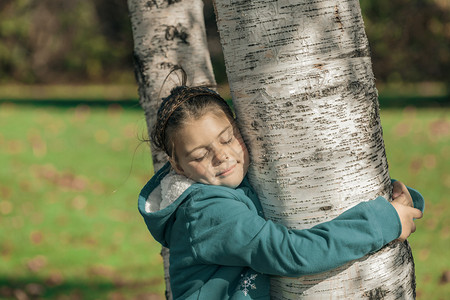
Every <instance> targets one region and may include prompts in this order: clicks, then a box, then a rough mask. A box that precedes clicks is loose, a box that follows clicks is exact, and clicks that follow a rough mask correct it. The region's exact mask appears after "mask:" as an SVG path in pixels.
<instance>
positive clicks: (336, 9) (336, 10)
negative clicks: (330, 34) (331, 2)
mask: <svg viewBox="0 0 450 300" xmlns="http://www.w3.org/2000/svg"><path fill="white" fill-rule="evenodd" d="M334 21H335V22H336V23H337V24H338V26H339V29H340V30H341V31H342V32H344V24H343V23H342V20H341V16H340V15H339V7H338V6H337V5H336V6H335V7H334Z"/></svg>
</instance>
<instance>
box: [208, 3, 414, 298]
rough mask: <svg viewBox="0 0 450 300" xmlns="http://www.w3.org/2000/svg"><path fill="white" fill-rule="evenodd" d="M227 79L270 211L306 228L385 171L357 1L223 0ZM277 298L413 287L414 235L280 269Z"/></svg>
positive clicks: (382, 191)
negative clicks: (314, 267) (301, 270)
mask: <svg viewBox="0 0 450 300" xmlns="http://www.w3.org/2000/svg"><path fill="white" fill-rule="evenodd" d="M215 5H216V12H217V22H218V27H219V33H220V36H221V42H222V47H223V52H224V56H225V62H226V67H227V75H228V81H229V83H230V89H231V93H232V96H233V102H234V106H235V109H236V113H237V116H238V119H239V124H240V128H241V131H242V133H243V136H244V139H245V140H246V143H247V144H248V146H249V149H250V154H251V161H252V164H251V167H250V170H249V177H250V180H251V182H252V185H253V186H254V187H255V190H256V191H258V195H259V197H260V199H261V202H262V204H263V207H264V210H265V214H266V217H268V218H270V219H272V220H274V221H276V222H281V223H283V224H285V225H286V226H288V227H290V228H300V229H302V228H309V227H312V226H313V225H315V224H317V223H320V222H323V221H327V220H330V219H332V218H333V217H336V216H338V215H339V214H341V213H342V212H343V211H344V210H346V209H348V208H350V207H352V206H354V205H356V204H357V203H359V202H361V201H365V200H369V199H374V198H376V197H377V196H378V195H383V196H385V197H386V198H389V195H390V178H389V172H388V166H387V161H386V155H385V151H384V143H383V139H382V129H381V125H380V119H379V114H378V110H379V107H378V100H377V91H376V88H375V80H374V76H373V73H372V67H371V60H370V51H369V45H368V41H367V38H366V35H365V31H364V24H363V21H362V18H361V12H360V7H359V3H358V1H356V0H350V1H329V0H322V1H317V0H316V1H298V0H279V1H276V0H253V1H248V0H237V1H235V0H231V1H230V0H216V3H215ZM272 291H273V294H272V296H273V299H298V298H301V299H321V298H333V299H339V298H341V299H364V298H366V299H367V298H369V299H380V298H383V299H409V298H414V294H415V279H414V263H413V260H412V255H411V251H410V248H409V246H408V245H407V243H405V244H403V243H398V242H394V243H392V244H391V245H389V246H388V247H385V248H383V249H382V250H381V251H379V252H378V253H376V254H374V255H370V256H366V257H364V258H362V259H360V260H358V261H355V262H351V263H349V264H347V265H345V266H343V267H341V268H338V269H336V270H332V271H330V272H326V273H323V274H319V275H315V276H307V277H301V278H297V279H292V278H274V279H273V280H272Z"/></svg>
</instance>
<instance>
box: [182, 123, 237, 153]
mask: <svg viewBox="0 0 450 300" xmlns="http://www.w3.org/2000/svg"><path fill="white" fill-rule="evenodd" d="M232 127H233V124H231V125H229V126H227V127H225V129H224V130H222V131H221V132H220V133H219V134H218V135H217V138H218V137H220V136H221V135H222V134H224V133H225V132H226V131H227V130H229V129H230V128H232ZM207 146H209V145H207ZM207 146H204V145H201V146H198V147H195V148H194V149H192V150H191V151H189V152H188V153H186V156H189V155H191V154H192V152H194V151H195V150H197V149H200V148H206V147H207Z"/></svg>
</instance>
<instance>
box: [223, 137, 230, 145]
mask: <svg viewBox="0 0 450 300" xmlns="http://www.w3.org/2000/svg"><path fill="white" fill-rule="evenodd" d="M232 141H233V137H231V138H229V139H228V140H226V141H224V142H222V144H225V145H226V144H231V142H232Z"/></svg>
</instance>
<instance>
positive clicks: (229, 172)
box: [216, 165, 236, 177]
mask: <svg viewBox="0 0 450 300" xmlns="http://www.w3.org/2000/svg"><path fill="white" fill-rule="evenodd" d="M235 167H236V165H232V166H231V167H229V168H226V169H225V170H222V171H220V172H219V173H217V174H216V177H224V176H227V175H230V174H231V173H232V172H233V170H234V168H235Z"/></svg>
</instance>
